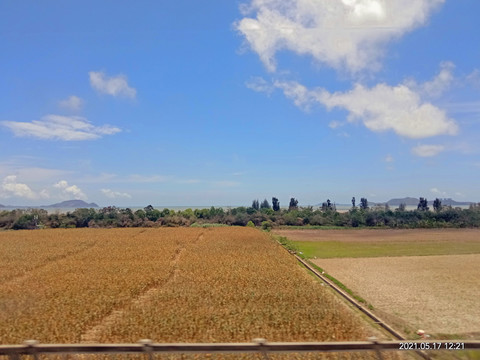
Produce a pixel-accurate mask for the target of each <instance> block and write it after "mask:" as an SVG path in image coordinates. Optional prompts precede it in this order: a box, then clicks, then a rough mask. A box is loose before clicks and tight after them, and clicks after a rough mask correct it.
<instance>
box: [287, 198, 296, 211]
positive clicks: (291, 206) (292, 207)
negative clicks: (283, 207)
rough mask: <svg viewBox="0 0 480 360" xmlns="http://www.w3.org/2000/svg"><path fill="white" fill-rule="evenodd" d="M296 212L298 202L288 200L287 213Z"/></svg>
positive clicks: (293, 199) (291, 199)
mask: <svg viewBox="0 0 480 360" xmlns="http://www.w3.org/2000/svg"><path fill="white" fill-rule="evenodd" d="M291 210H298V200H297V199H295V198H293V197H292V198H290V204H289V205H288V211H291Z"/></svg>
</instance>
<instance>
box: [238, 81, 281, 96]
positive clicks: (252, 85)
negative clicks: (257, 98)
mask: <svg viewBox="0 0 480 360" xmlns="http://www.w3.org/2000/svg"><path fill="white" fill-rule="evenodd" d="M245 86H246V87H247V88H249V89H252V90H253V91H256V92H263V93H266V94H268V95H270V94H271V93H272V92H273V91H274V90H275V87H274V86H273V85H272V84H271V83H269V82H267V81H266V80H265V79H263V78H261V77H254V78H251V79H250V80H249V81H247V82H246V83H245Z"/></svg>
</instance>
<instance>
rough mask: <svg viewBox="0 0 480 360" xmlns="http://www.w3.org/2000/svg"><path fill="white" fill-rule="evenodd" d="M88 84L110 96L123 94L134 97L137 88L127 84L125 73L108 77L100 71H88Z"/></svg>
mask: <svg viewBox="0 0 480 360" xmlns="http://www.w3.org/2000/svg"><path fill="white" fill-rule="evenodd" d="M88 75H89V76H90V85H91V86H92V87H93V88H94V89H95V90H97V91H98V92H100V93H103V94H108V95H112V96H125V97H129V98H132V99H133V98H135V96H136V95H137V90H135V89H134V88H132V87H130V86H128V81H127V77H126V76H125V75H117V76H111V77H108V76H107V75H105V73H104V72H101V71H90V72H89V73H88Z"/></svg>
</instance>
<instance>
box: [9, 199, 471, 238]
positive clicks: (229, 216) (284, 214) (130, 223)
mask: <svg viewBox="0 0 480 360" xmlns="http://www.w3.org/2000/svg"><path fill="white" fill-rule="evenodd" d="M272 200H273V202H272V203H273V208H272V207H271V206H270V204H269V203H268V201H267V200H264V201H263V202H261V203H260V202H259V201H258V200H254V201H253V203H252V206H250V207H236V208H232V209H223V208H215V207H211V208H210V209H195V210H192V209H186V210H179V211H174V210H169V209H163V210H159V209H155V208H154V207H153V206H151V205H149V206H147V207H145V208H144V209H139V210H136V211H132V210H131V209H129V208H125V209H123V208H117V207H114V206H109V207H104V208H102V209H99V210H96V209H76V210H75V211H72V212H67V213H48V212H47V211H46V210H43V209H28V210H12V211H0V229H15V230H16V229H36V228H82V227H93V228H95V227H158V226H206V225H207V224H220V225H237V226H260V227H262V228H263V229H265V230H269V229H270V228H272V227H278V226H284V225H286V226H324V227H332V226H333V227H386V228H435V227H480V203H479V204H473V205H471V206H470V208H469V209H461V208H452V207H446V206H442V205H441V203H440V202H439V200H438V199H436V202H435V203H434V209H433V210H430V209H429V207H428V206H427V203H426V199H423V198H421V199H420V203H419V205H418V208H417V209H416V210H412V211H408V210H406V209H405V206H402V205H400V206H399V207H398V208H397V209H394V210H392V209H390V208H389V207H388V206H376V207H373V208H370V207H369V206H368V202H367V200H366V199H364V198H362V200H361V203H360V206H359V207H357V206H355V201H354V199H352V207H351V209H350V210H348V211H345V212H339V211H337V210H336V208H335V205H334V204H332V203H331V202H330V200H327V202H325V203H323V205H322V206H321V207H320V208H318V209H313V207H311V206H310V207H298V201H297V200H296V199H294V198H292V199H291V201H290V206H289V208H288V209H281V208H280V206H279V203H278V200H277V199H276V198H273V199H272ZM437 200H438V201H437Z"/></svg>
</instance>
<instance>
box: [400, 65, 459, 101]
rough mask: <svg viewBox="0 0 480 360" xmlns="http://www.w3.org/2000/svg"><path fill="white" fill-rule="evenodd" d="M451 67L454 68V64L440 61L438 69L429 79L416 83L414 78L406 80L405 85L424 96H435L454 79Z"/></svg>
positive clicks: (445, 88)
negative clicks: (435, 74)
mask: <svg viewBox="0 0 480 360" xmlns="http://www.w3.org/2000/svg"><path fill="white" fill-rule="evenodd" d="M453 69H455V64H454V63H452V62H449V61H445V62H442V63H440V71H439V73H438V74H437V76H435V77H434V78H433V79H432V80H431V81H427V82H425V83H423V84H417V83H416V81H415V80H408V81H406V82H405V85H406V86H408V87H409V88H411V89H412V90H415V91H417V92H418V93H420V94H422V95H424V96H430V97H437V96H439V95H441V94H442V93H443V92H444V91H445V90H447V89H448V88H449V87H450V86H451V84H452V83H453V81H454V80H455V77H454V76H453Z"/></svg>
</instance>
